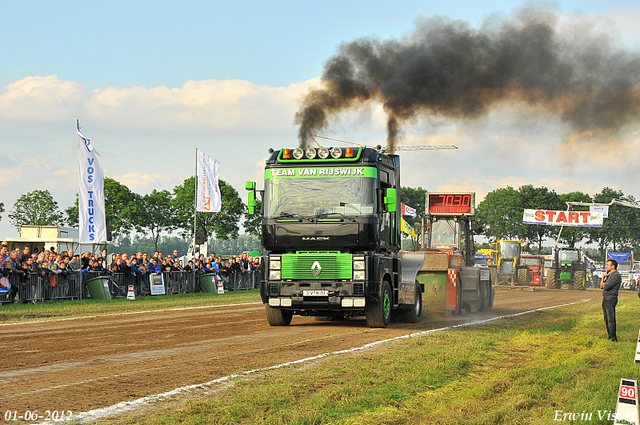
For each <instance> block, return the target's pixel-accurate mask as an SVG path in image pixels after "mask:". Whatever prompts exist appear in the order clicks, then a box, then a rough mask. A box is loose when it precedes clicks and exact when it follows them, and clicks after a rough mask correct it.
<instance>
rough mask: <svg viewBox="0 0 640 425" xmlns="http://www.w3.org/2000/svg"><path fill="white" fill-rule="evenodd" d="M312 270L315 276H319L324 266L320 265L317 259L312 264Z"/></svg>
mask: <svg viewBox="0 0 640 425" xmlns="http://www.w3.org/2000/svg"><path fill="white" fill-rule="evenodd" d="M311 270H312V271H313V275H314V276H318V275H319V274H320V272H321V271H322V266H320V263H318V262H317V261H316V262H315V263H313V265H312V266H311Z"/></svg>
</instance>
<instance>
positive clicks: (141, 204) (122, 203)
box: [0, 176, 258, 248]
mask: <svg viewBox="0 0 640 425" xmlns="http://www.w3.org/2000/svg"><path fill="white" fill-rule="evenodd" d="M195 181H196V180H195V177H193V176H192V177H189V178H187V179H186V180H184V181H183V183H182V184H180V185H178V186H176V187H174V188H173V191H171V192H170V191H168V190H160V191H159V190H155V189H154V190H153V191H152V192H151V193H149V194H146V195H140V194H138V193H135V192H133V191H131V190H130V189H129V188H128V187H127V186H125V185H123V184H122V183H120V182H118V181H117V180H114V179H112V178H109V177H105V179H104V198H105V218H106V222H107V226H108V227H109V228H110V230H111V234H112V239H113V240H114V241H115V240H117V239H118V238H119V237H127V236H129V235H131V234H132V233H134V232H135V233H138V234H140V235H147V236H150V238H151V240H152V241H153V243H154V247H155V248H157V246H158V243H159V242H160V240H161V236H162V235H163V234H169V233H171V232H177V233H178V234H179V235H180V236H181V237H183V238H184V239H187V240H189V239H191V237H192V236H193V230H194V229H193V227H194V220H195V221H196V225H197V230H198V231H203V232H204V237H205V240H209V239H210V238H211V237H213V236H215V238H216V239H217V240H223V241H224V240H228V239H237V238H238V234H239V231H240V225H241V221H243V220H242V219H243V218H244V219H245V220H244V221H243V223H242V224H243V227H244V231H245V233H247V234H253V235H257V234H258V227H257V226H256V225H255V218H253V217H249V216H248V214H247V206H246V205H245V203H244V202H243V201H242V199H240V196H239V195H238V192H237V191H236V190H235V189H234V188H233V186H231V185H229V184H227V183H226V182H225V181H224V180H219V185H220V193H221V196H222V206H221V211H220V212H217V213H204V212H199V213H197V215H196V214H195V208H194V206H195V195H194V194H195ZM3 207H4V205H3V204H1V203H0V213H1V212H3V211H4V208H3ZM194 215H195V217H194ZM8 218H9V221H10V222H11V224H12V225H13V226H14V227H16V229H19V228H20V225H22V224H25V225H38V226H64V225H66V226H70V227H77V226H78V224H79V223H78V221H79V218H78V197H77V195H76V201H75V204H74V205H71V206H69V207H68V208H66V209H65V210H64V213H63V212H62V211H61V210H60V208H59V206H58V203H57V201H56V200H55V199H54V198H53V196H52V195H51V193H50V192H49V191H48V190H34V191H33V192H29V193H26V194H24V195H21V196H20V197H19V198H18V200H16V202H15V204H14V205H13V209H12V211H11V212H10V213H9V214H8Z"/></svg>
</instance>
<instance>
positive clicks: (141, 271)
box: [0, 242, 260, 300]
mask: <svg viewBox="0 0 640 425" xmlns="http://www.w3.org/2000/svg"><path fill="white" fill-rule="evenodd" d="M0 259H1V260H2V261H1V262H0V271H1V273H2V275H3V276H9V275H19V276H20V282H21V284H22V285H24V284H25V282H26V276H27V275H28V274H29V273H36V274H38V275H40V276H42V277H46V276H47V275H58V274H61V275H68V274H69V273H71V272H78V271H80V272H83V273H104V272H111V273H121V274H124V275H131V276H133V277H135V278H136V279H137V280H138V281H142V280H143V277H144V276H148V275H149V274H152V273H163V272H183V273H200V274H204V273H217V274H218V275H219V277H220V279H222V281H223V282H224V283H225V286H226V284H227V283H228V282H229V280H230V279H232V277H233V275H234V274H241V273H254V272H257V271H259V268H260V258H259V257H255V258H254V257H252V256H251V255H249V254H248V253H244V254H240V255H233V256H230V257H228V258H226V259H223V258H222V257H221V256H217V255H214V254H210V255H209V256H208V257H205V256H204V254H201V255H200V256H199V257H197V258H195V257H194V258H191V259H188V260H187V261H186V264H185V263H184V261H185V260H186V259H187V256H179V255H178V251H177V250H174V251H173V254H167V255H166V256H165V255H164V254H163V253H162V252H159V251H155V252H154V253H153V255H151V256H150V255H149V254H148V253H146V252H136V253H134V254H131V255H129V254H127V253H114V254H112V255H111V256H110V257H108V256H107V250H106V249H105V250H103V251H102V252H101V253H91V252H89V251H86V252H84V253H83V254H82V255H80V254H76V253H74V252H73V250H69V251H63V252H60V253H57V252H55V250H54V248H53V247H52V248H51V249H49V250H44V251H40V252H38V251H37V250H35V252H31V250H30V247H29V246H24V247H23V248H22V249H20V248H15V249H13V250H11V252H9V250H8V249H7V245H6V243H4V242H3V244H2V246H1V247H0ZM17 292H18V288H11V292H10V299H11V300H13V299H14V298H15V295H16V293H17Z"/></svg>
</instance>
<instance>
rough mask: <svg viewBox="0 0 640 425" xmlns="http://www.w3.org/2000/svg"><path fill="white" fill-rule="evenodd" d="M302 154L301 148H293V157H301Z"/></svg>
mask: <svg viewBox="0 0 640 425" xmlns="http://www.w3.org/2000/svg"><path fill="white" fill-rule="evenodd" d="M303 156H304V151H303V150H302V148H295V149H294V150H293V157H294V158H295V159H302V157H303Z"/></svg>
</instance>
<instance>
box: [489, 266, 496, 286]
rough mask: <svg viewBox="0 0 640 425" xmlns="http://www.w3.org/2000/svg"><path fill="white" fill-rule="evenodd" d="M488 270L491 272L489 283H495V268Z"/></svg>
mask: <svg viewBox="0 0 640 425" xmlns="http://www.w3.org/2000/svg"><path fill="white" fill-rule="evenodd" d="M489 270H490V271H491V282H493V283H496V282H497V281H496V277H497V273H498V269H497V268H496V267H489Z"/></svg>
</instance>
